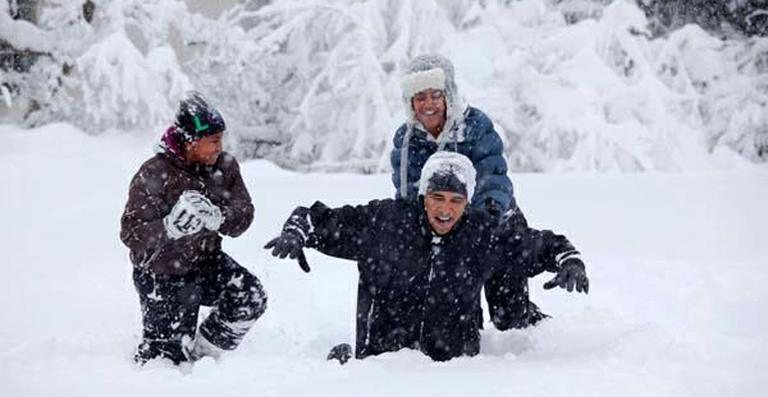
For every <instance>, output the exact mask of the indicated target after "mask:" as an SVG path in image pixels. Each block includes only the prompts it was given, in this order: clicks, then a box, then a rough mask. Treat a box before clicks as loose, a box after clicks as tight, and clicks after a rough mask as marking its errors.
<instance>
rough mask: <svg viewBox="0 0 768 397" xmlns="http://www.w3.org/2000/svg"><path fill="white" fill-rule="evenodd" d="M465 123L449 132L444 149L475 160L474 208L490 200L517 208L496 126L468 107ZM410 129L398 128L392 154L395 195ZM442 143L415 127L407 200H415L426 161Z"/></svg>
mask: <svg viewBox="0 0 768 397" xmlns="http://www.w3.org/2000/svg"><path fill="white" fill-rule="evenodd" d="M463 119H464V122H463V124H458V125H457V126H456V127H454V128H452V129H451V130H450V131H448V132H443V133H444V134H445V133H449V134H450V135H449V137H447V138H448V140H447V142H446V144H445V145H444V147H443V150H451V151H456V152H459V153H461V154H463V155H465V156H467V157H469V159H470V160H472V164H474V166H475V169H476V170H477V184H476V188H475V194H474V196H473V197H472V200H471V205H472V206H473V207H475V208H483V206H484V204H485V201H486V199H487V198H491V199H493V200H494V201H495V202H496V204H497V205H498V206H499V209H501V210H506V209H515V208H517V204H516V203H515V198H514V195H513V191H512V182H511V181H510V180H509V177H508V176H507V162H506V161H505V160H504V157H503V155H502V152H503V144H502V142H501V138H500V137H499V134H498V133H497V132H496V130H494V128H493V123H492V122H491V120H490V119H489V118H488V116H486V115H485V113H483V112H481V111H480V110H479V109H476V108H473V107H467V109H466V111H465V112H464V117H463ZM407 130H408V126H407V124H403V125H402V126H400V128H398V129H397V132H396V133H395V138H394V144H395V145H394V148H393V149H392V153H391V154H390V161H391V164H392V182H393V183H394V185H395V189H396V191H397V192H396V195H395V197H400V196H401V193H400V190H401V183H402V181H401V180H400V179H401V177H400V175H401V171H402V169H401V159H402V158H403V153H402V148H403V139H404V138H405V135H406V133H407ZM438 146H439V143H438V142H437V141H436V140H435V139H433V138H432V137H431V136H429V134H428V133H427V132H426V131H423V130H421V129H419V128H414V129H413V132H412V134H411V137H410V139H409V142H408V153H407V164H406V166H407V179H408V180H407V197H412V198H415V197H416V196H417V195H418V190H419V178H420V177H421V169H422V167H424V163H425V162H426V161H427V158H429V156H431V155H432V154H433V153H435V152H436V151H437V150H438Z"/></svg>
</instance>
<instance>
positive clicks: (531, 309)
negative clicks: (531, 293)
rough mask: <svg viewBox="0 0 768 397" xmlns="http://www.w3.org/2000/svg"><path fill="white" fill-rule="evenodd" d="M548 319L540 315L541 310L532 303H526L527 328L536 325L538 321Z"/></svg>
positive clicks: (543, 314)
mask: <svg viewBox="0 0 768 397" xmlns="http://www.w3.org/2000/svg"><path fill="white" fill-rule="evenodd" d="M545 318H550V316H549V315H548V314H545V313H542V311H541V309H539V307H538V306H536V304H535V303H533V302H530V301H529V302H528V324H527V325H529V326H532V325H536V324H537V323H538V322H539V321H541V320H543V319H545Z"/></svg>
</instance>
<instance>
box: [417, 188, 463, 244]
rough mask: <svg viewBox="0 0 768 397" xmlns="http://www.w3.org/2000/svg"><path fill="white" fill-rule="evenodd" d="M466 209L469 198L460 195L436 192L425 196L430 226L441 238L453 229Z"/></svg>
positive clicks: (425, 207) (425, 206)
mask: <svg viewBox="0 0 768 397" xmlns="http://www.w3.org/2000/svg"><path fill="white" fill-rule="evenodd" d="M466 207H467V198H466V197H465V196H464V195H462V194H459V193H455V192H448V191H436V192H430V193H427V194H426V195H425V196H424V209H425V210H426V211H427V219H428V220H429V225H430V226H432V230H434V231H435V233H437V234H438V235H440V236H442V235H445V234H448V232H450V231H451V229H453V226H454V225H456V222H458V220H459V219H460V218H461V215H463V214H464V209H465V208H466Z"/></svg>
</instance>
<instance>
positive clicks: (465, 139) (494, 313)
mask: <svg viewBox="0 0 768 397" xmlns="http://www.w3.org/2000/svg"><path fill="white" fill-rule="evenodd" d="M401 88H402V98H403V102H404V105H405V111H406V115H407V119H406V122H405V123H404V124H403V125H402V126H400V128H398V129H397V132H396V133H395V137H394V147H393V149H392V152H391V155H390V161H391V164H392V183H393V184H394V186H395V189H396V197H401V198H413V199H415V198H416V197H417V190H418V186H419V178H420V176H421V170H422V167H423V166H424V163H425V162H426V161H427V159H428V158H429V157H430V156H431V155H432V154H433V153H435V152H438V151H443V150H448V151H454V152H458V153H461V154H463V155H465V156H467V157H468V158H469V159H470V160H471V161H472V163H473V165H474V166H475V169H476V170H477V180H476V186H477V187H476V189H475V193H474V195H473V196H472V198H471V206H472V207H473V208H477V209H484V210H485V211H486V212H488V213H489V214H491V215H494V216H495V217H497V218H498V219H499V220H501V219H502V218H504V219H507V220H510V221H512V222H518V223H520V224H521V225H523V226H527V222H526V220H525V217H524V215H523V214H522V212H521V211H520V209H519V208H518V206H517V202H516V201H515V197H514V194H513V189H512V182H511V181H510V179H509V176H507V162H506V160H505V158H504V155H503V152H504V145H503V143H502V141H501V138H500V137H499V134H498V133H497V132H496V130H495V129H494V127H493V122H491V120H490V119H489V118H488V116H486V115H485V114H484V113H483V112H482V111H480V110H479V109H477V108H474V107H472V106H469V105H467V104H466V103H465V102H464V100H463V99H462V98H461V97H460V96H459V94H458V90H457V87H456V82H455V79H454V68H453V64H452V63H451V61H450V60H448V59H447V58H445V57H443V56H441V55H436V54H428V55H420V56H417V57H415V58H414V59H413V60H412V61H411V62H410V64H409V65H408V67H407V68H406V71H405V74H404V76H403V77H402V80H401ZM484 287H485V296H486V300H487V301H488V308H489V312H490V316H491V321H493V324H494V326H495V327H496V328H498V329H500V330H506V329H510V328H523V327H526V326H529V325H533V324H535V323H536V322H538V321H539V320H541V319H542V318H545V317H546V315H545V314H543V313H541V311H539V309H538V307H537V306H536V305H535V304H533V303H532V302H530V300H529V299H528V279H527V278H526V277H517V278H513V277H510V276H509V275H505V276H499V277H494V278H491V279H490V280H488V281H487V282H486V283H485V285H484ZM478 323H479V326H481V327H482V312H480V313H478Z"/></svg>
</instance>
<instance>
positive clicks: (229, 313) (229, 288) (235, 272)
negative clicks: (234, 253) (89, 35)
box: [133, 252, 267, 364]
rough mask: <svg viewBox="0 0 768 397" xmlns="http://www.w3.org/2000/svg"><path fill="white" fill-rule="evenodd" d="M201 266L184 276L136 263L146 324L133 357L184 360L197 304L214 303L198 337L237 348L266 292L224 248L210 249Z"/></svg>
mask: <svg viewBox="0 0 768 397" xmlns="http://www.w3.org/2000/svg"><path fill="white" fill-rule="evenodd" d="M200 269H201V270H200V271H195V272H192V273H190V274H186V275H183V276H178V275H163V274H156V273H154V272H153V271H152V270H150V269H136V268H135V269H134V272H133V281H134V285H135V286H136V290H137V292H138V293H139V301H140V303H141V312H142V320H143V328H144V329H143V335H142V342H141V344H140V345H139V348H138V351H137V353H136V357H135V359H136V361H137V362H140V363H144V362H146V361H148V360H151V359H153V358H156V357H164V358H168V359H170V360H172V361H173V362H174V363H176V364H178V363H180V362H182V361H188V360H189V349H190V348H191V343H192V341H193V340H194V339H195V336H196V330H197V316H198V309H199V308H200V306H201V305H203V306H211V307H212V309H211V312H210V314H209V315H208V317H207V318H206V319H205V320H204V321H203V322H202V324H200V329H199V331H198V332H199V335H198V337H199V336H202V337H204V338H205V339H206V340H208V341H209V342H210V343H211V344H213V345H214V346H216V347H219V348H221V349H223V350H233V349H234V348H236V347H237V345H238V344H239V343H240V341H241V340H242V339H243V337H244V336H245V334H246V333H247V332H248V330H249V329H250V328H251V326H252V325H253V324H254V323H255V322H256V320H257V319H258V318H259V317H260V316H261V315H262V314H263V313H264V310H265V309H266V307H267V306H266V304H267V295H266V293H265V292H264V289H263V288H262V286H261V283H260V282H259V279H258V278H257V277H256V276H254V275H253V274H251V273H250V272H249V271H248V270H247V269H245V268H244V267H242V266H240V265H238V264H237V262H235V261H234V260H233V259H232V258H231V257H229V256H228V255H227V254H225V253H223V252H219V253H217V254H214V255H213V256H212V257H210V258H209V259H208V260H206V261H205V262H204V263H203V265H202V266H200Z"/></svg>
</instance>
